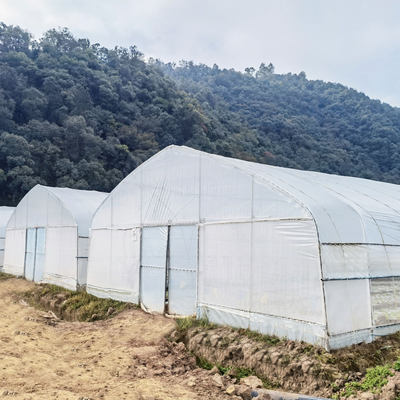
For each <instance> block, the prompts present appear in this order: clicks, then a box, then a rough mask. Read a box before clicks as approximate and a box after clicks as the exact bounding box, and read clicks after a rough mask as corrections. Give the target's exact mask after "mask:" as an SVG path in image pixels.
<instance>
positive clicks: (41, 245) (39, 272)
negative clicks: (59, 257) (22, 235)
mask: <svg viewBox="0 0 400 400" xmlns="http://www.w3.org/2000/svg"><path fill="white" fill-rule="evenodd" d="M45 248H46V229H45V228H36V246H35V274H34V275H35V276H34V281H35V282H40V281H41V280H42V278H43V269H44V254H45Z"/></svg>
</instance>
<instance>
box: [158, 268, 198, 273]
mask: <svg viewBox="0 0 400 400" xmlns="http://www.w3.org/2000/svg"><path fill="white" fill-rule="evenodd" d="M158 268H162V267H158ZM169 270H170V271H185V272H196V271H197V269H183V268H171V267H169Z"/></svg>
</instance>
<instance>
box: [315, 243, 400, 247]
mask: <svg viewBox="0 0 400 400" xmlns="http://www.w3.org/2000/svg"><path fill="white" fill-rule="evenodd" d="M321 245H322V246H386V247H400V245H399V244H386V243H321Z"/></svg>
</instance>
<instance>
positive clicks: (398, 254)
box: [371, 246, 400, 276]
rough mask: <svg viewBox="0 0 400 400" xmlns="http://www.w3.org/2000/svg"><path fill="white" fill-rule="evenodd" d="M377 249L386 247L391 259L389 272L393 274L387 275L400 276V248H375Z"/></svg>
mask: <svg viewBox="0 0 400 400" xmlns="http://www.w3.org/2000/svg"><path fill="white" fill-rule="evenodd" d="M371 247H372V246H371ZM375 247H384V249H385V252H386V254H387V256H388V257H389V265H388V270H390V271H391V273H388V274H387V275H397V276H400V246H375ZM386 265H387V264H386ZM382 266H385V264H383V265H382ZM371 275H372V274H371Z"/></svg>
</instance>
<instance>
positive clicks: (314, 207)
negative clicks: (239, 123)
mask: <svg viewBox="0 0 400 400" xmlns="http://www.w3.org/2000/svg"><path fill="white" fill-rule="evenodd" d="M184 155H191V156H194V157H192V158H193V163H195V162H196V161H195V159H196V156H198V157H199V159H200V158H201V159H202V160H204V161H202V163H203V162H207V161H206V160H207V158H211V159H213V160H214V161H216V162H218V163H221V164H223V165H224V166H225V167H228V168H232V169H235V168H237V169H238V170H240V171H242V172H243V173H245V174H247V175H248V176H249V177H250V178H251V177H252V176H254V177H257V179H258V180H262V181H264V182H265V183H266V185H268V186H271V185H272V186H274V187H275V188H277V189H279V190H280V191H282V192H284V193H286V194H287V195H288V196H290V197H292V198H294V199H295V200H296V201H297V202H298V203H301V204H302V205H303V206H304V207H305V208H307V209H308V210H309V212H310V213H311V214H312V216H313V218H314V220H315V222H316V225H317V229H318V235H319V240H320V242H321V243H333V244H335V243H348V244H385V245H400V186H399V185H394V184H390V183H383V182H377V181H373V180H368V179H361V178H354V177H347V176H338V175H330V174H324V173H319V172H313V171H301V170H296V169H289V168H282V167H275V166H271V165H265V164H258V163H254V162H248V161H243V160H238V159H233V158H227V157H222V156H218V155H214V154H209V153H205V152H201V151H198V150H194V149H191V148H188V147H185V146H169V147H167V148H165V149H164V150H162V151H160V152H159V153H157V154H156V155H155V156H153V157H152V158H150V159H149V160H148V161H146V162H145V163H143V164H142V165H141V166H140V167H139V168H137V169H136V170H135V171H133V172H132V173H131V174H130V175H128V176H127V177H126V178H125V179H124V180H123V181H122V182H121V183H120V184H119V185H118V186H117V187H116V189H114V191H113V192H112V194H114V193H117V192H118V189H119V188H122V187H123V185H124V182H125V181H127V180H129V179H130V177H131V176H134V175H135V174H137V173H139V171H140V170H141V169H142V168H146V166H148V167H149V168H150V165H151V163H152V162H154V161H155V160H156V159H157V158H158V157H161V156H162V157H164V158H165V161H164V162H168V157H171V158H170V159H171V161H172V160H174V161H176V160H179V157H180V156H184ZM189 173H190V172H188V174H189ZM202 179H203V178H202ZM205 179H208V178H207V177H205ZM210 179H212V175H211V176H210ZM226 201H227V202H229V198H227V199H226ZM266 201H267V200H266Z"/></svg>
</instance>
